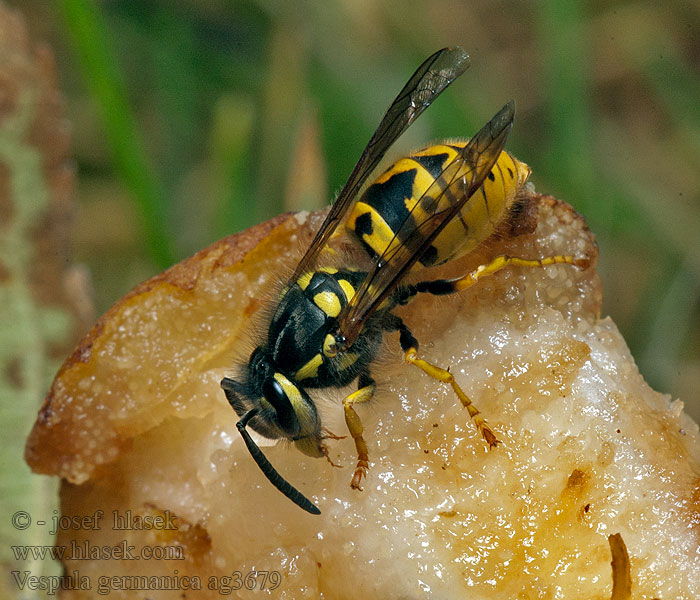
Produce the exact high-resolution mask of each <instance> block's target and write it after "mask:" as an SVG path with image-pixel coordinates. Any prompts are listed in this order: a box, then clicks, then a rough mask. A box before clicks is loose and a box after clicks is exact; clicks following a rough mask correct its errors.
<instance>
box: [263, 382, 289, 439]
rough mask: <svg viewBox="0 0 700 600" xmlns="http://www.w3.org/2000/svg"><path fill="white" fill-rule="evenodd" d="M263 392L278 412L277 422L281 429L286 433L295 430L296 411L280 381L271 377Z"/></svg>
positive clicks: (264, 384) (265, 383) (264, 385)
mask: <svg viewBox="0 0 700 600" xmlns="http://www.w3.org/2000/svg"><path fill="white" fill-rule="evenodd" d="M262 392H263V395H264V396H265V399H266V400H267V401H268V402H269V403H270V404H272V407H273V408H274V409H275V411H276V412H277V420H278V421H279V424H280V427H281V428H282V429H284V430H285V431H292V430H294V423H295V417H294V409H293V408H292V403H291V402H290V401H289V398H288V397H287V394H286V392H285V391H284V389H283V388H282V386H281V385H280V383H279V381H277V380H276V379H274V378H272V377H269V378H268V379H266V380H265V382H264V383H263V386H262Z"/></svg>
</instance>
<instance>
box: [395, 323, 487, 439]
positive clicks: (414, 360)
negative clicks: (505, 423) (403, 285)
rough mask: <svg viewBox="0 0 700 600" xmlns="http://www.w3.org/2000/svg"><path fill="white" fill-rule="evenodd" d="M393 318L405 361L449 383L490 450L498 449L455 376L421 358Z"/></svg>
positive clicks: (410, 337)
mask: <svg viewBox="0 0 700 600" xmlns="http://www.w3.org/2000/svg"><path fill="white" fill-rule="evenodd" d="M392 317H393V319H392V322H391V324H390V325H391V330H394V331H396V330H398V332H399V343H400V344H401V349H402V350H403V352H404V359H405V361H406V362H407V363H408V364H410V365H414V366H416V367H418V368H419V369H420V370H421V371H423V372H424V373H425V374H426V375H429V376H430V377H432V378H433V379H436V380H437V381H440V382H442V383H449V384H450V385H451V386H452V389H453V390H454V392H455V394H457V397H458V398H459V400H460V402H461V403H462V406H464V408H466V409H467V411H468V412H469V416H470V417H471V419H472V421H474V425H475V426H476V428H477V429H478V430H479V433H481V436H482V437H483V438H484V440H485V441H486V443H487V444H488V445H489V448H494V447H496V445H497V444H499V440H498V438H497V437H496V434H495V433H494V432H493V430H492V429H491V427H489V425H488V423H486V419H484V417H483V416H482V415H481V413H480V412H479V409H478V408H476V406H474V404H473V403H472V401H471V399H470V398H469V396H467V395H466V394H465V393H464V390H462V388H461V387H459V384H458V383H457V382H456V381H455V378H454V375H452V373H450V371H449V369H443V368H442V367H438V366H437V365H434V364H432V363H429V362H428V361H426V360H423V359H422V358H419V357H418V340H417V339H416V338H415V336H414V335H413V334H412V333H411V330H410V329H409V328H408V327H407V326H406V324H405V323H404V322H403V321H402V320H401V319H400V318H399V317H397V316H396V315H392Z"/></svg>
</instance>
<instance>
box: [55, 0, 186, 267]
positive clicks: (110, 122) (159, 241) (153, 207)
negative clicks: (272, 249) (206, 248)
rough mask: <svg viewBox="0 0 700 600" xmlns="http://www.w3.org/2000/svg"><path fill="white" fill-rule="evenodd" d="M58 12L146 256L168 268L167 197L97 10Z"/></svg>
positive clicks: (80, 7)
mask: <svg viewBox="0 0 700 600" xmlns="http://www.w3.org/2000/svg"><path fill="white" fill-rule="evenodd" d="M59 6H60V8H61V10H62V12H63V15H64V19H65V22H66V25H67V27H68V30H69V32H70V35H71V36H72V38H73V41H74V45H75V49H76V51H77V53H78V56H79V58H80V63H81V67H82V70H83V75H84V77H85V80H86V83H87V85H88V87H89V90H90V93H91V94H92V96H93V98H94V100H95V102H96V104H97V106H98V109H99V112H100V115H101V118H102V122H103V126H104V128H105V134H106V136H107V140H108V143H109V146H110V150H111V152H112V155H113V156H114V161H115V165H116V169H117V170H118V172H119V174H120V176H121V178H122V180H123V181H124V183H125V184H126V186H127V187H128V189H129V191H130V192H131V194H132V196H133V197H134V199H135V201H136V202H137V204H138V206H139V209H140V210H141V213H142V215H143V219H144V226H145V234H146V243H147V245H148V249H149V253H150V255H151V257H152V258H153V259H154V260H155V261H156V262H157V264H158V265H159V266H161V267H165V266H168V265H170V264H171V263H172V262H173V260H174V256H173V251H172V247H171V242H170V236H169V234H168V227H167V212H168V211H167V200H166V198H167V195H166V193H165V190H164V189H163V187H162V186H161V184H160V182H159V181H158V179H157V177H156V176H155V174H154V172H153V169H152V168H151V166H150V165H149V162H148V160H147V157H146V152H145V150H144V148H143V144H142V141H141V139H140V135H139V131H138V126H137V124H136V120H135V118H134V115H133V113H132V111H131V108H130V107H129V103H128V101H127V96H126V91H125V87H124V84H123V82H122V80H121V77H120V74H119V70H118V68H117V64H116V61H115V59H114V57H113V55H112V51H111V43H110V40H109V33H108V31H107V27H106V25H105V23H104V21H103V19H102V16H101V15H100V12H99V8H98V6H97V4H95V3H94V2H91V1H90V0H60V2H59Z"/></svg>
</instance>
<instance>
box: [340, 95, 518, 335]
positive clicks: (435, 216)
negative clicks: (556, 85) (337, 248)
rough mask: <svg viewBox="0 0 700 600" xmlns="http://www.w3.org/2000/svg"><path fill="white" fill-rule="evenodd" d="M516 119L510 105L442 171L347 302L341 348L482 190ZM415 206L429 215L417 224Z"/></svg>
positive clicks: (513, 107) (342, 317) (341, 322)
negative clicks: (475, 194)
mask: <svg viewBox="0 0 700 600" xmlns="http://www.w3.org/2000/svg"><path fill="white" fill-rule="evenodd" d="M514 114H515V104H514V103H513V101H511V102H509V103H508V104H506V105H505V106H504V107H503V108H502V109H501V110H500V111H499V112H498V113H496V115H495V116H494V117H493V118H492V119H491V120H490V121H489V122H488V123H487V124H486V125H485V126H484V127H482V128H481V130H480V131H479V132H478V133H477V134H476V135H475V136H474V137H473V138H472V139H471V140H470V141H469V143H468V144H467V145H466V146H465V147H464V148H463V149H462V150H461V151H460V152H459V154H457V156H456V157H455V158H454V159H453V160H452V161H451V162H450V163H449V164H448V165H447V166H446V167H445V168H444V170H443V171H442V173H441V174H440V176H439V177H437V178H436V180H435V182H434V183H433V184H432V185H431V186H430V187H429V188H428V189H427V190H426V192H425V193H424V194H423V195H422V196H421V198H420V200H419V201H418V202H417V203H416V205H415V206H414V208H413V209H412V211H411V213H409V215H408V216H407V218H406V219H405V220H404V222H403V223H402V225H401V226H400V227H399V229H398V231H396V232H395V233H394V237H393V238H392V240H391V242H390V243H389V245H388V246H387V248H386V249H385V250H384V251H383V252H382V254H381V256H379V257H377V258H376V260H375V261H374V263H373V266H372V269H371V270H370V271H369V272H368V274H367V277H366V278H365V279H364V280H363V282H362V284H361V285H360V286H359V287H358V289H357V291H356V293H355V295H354V296H353V298H352V299H351V301H350V302H349V303H348V304H347V305H346V306H345V308H344V309H343V311H341V313H340V314H339V315H338V334H337V337H338V340H339V341H340V342H341V343H342V344H343V346H344V347H346V348H347V347H349V346H351V345H352V343H353V342H354V341H355V339H356V338H357V336H358V335H359V334H360V331H361V330H362V326H363V325H364V323H365V322H366V321H367V319H368V318H369V317H370V316H371V315H372V314H373V313H374V312H375V311H376V310H377V308H379V306H380V305H381V304H382V303H383V302H384V301H385V300H386V299H387V298H388V297H389V296H390V295H391V293H392V292H393V290H394V289H395V288H396V286H397V285H398V284H399V282H400V281H401V279H402V278H403V277H404V276H405V275H406V273H407V272H408V271H409V269H410V268H411V267H412V266H413V265H414V264H415V263H416V261H418V260H419V259H420V257H421V256H422V254H423V253H424V252H425V251H426V250H427V249H428V248H429V247H430V246H431V244H432V242H433V240H434V239H435V238H436V237H437V236H438V235H439V233H440V232H441V231H442V230H443V228H444V227H445V226H446V225H447V224H448V223H449V222H450V221H451V220H452V219H453V218H455V217H456V216H457V215H458V214H459V213H460V211H461V210H462V208H463V207H464V205H465V203H466V202H468V201H469V199H470V198H471V197H472V196H473V195H474V193H475V192H476V191H477V190H478V189H479V188H480V187H481V184H482V183H483V182H484V179H486V177H487V176H488V174H489V173H490V172H491V169H492V168H493V166H494V164H495V163H496V161H497V160H498V157H499V156H500V154H501V151H502V150H503V147H504V146H505V143H506V139H507V138H508V134H509V133H510V130H511V128H512V126H513V117H514ZM417 207H421V212H423V214H427V215H428V216H426V217H425V218H421V219H420V220H418V219H417V218H416V217H415V214H418V212H419V211H418V210H416V209H417ZM414 213H415V214H414Z"/></svg>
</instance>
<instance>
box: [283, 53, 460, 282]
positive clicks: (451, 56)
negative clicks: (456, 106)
mask: <svg viewBox="0 0 700 600" xmlns="http://www.w3.org/2000/svg"><path fill="white" fill-rule="evenodd" d="M467 67H469V55H468V54H467V53H466V52H465V51H464V50H463V49H462V48H460V47H459V46H456V47H454V48H443V49H442V50H438V51H437V52H436V53H435V54H433V55H432V56H430V57H428V59H427V60H426V61H425V62H424V63H423V64H422V65H421V66H420V67H418V70H417V71H416V72H415V73H414V74H413V75H412V76H411V78H410V79H409V80H408V83H407V84H406V85H405V86H404V87H403V89H402V90H401V91H400V92H399V95H398V96H397V97H396V98H395V99H394V101H393V102H392V103H391V106H389V109H388V110H387V112H386V114H385V115H384V118H383V119H382V121H381V123H380V124H379V127H377V130H376V131H375V132H374V135H372V138H371V139H370V140H369V143H368V144H367V147H366V148H365V149H364V151H363V152H362V155H361V156H360V160H358V161H357V164H356V165H355V168H354V169H353V170H352V173H350V177H349V178H348V180H347V182H346V183H345V185H344V186H343V189H342V190H341V191H340V194H339V195H338V198H337V199H336V201H335V203H334V204H333V206H332V207H331V210H330V212H329V213H328V216H327V217H326V220H325V221H324V222H323V224H322V225H321V228H320V229H319V230H318V232H317V233H316V236H315V237H314V239H313V241H312V242H311V246H309V249H308V250H307V251H306V254H304V256H303V257H302V259H301V261H300V262H299V264H298V265H297V267H296V269H295V271H294V275H293V277H292V279H293V280H296V279H297V278H298V277H299V276H300V275H301V274H302V273H305V272H306V271H308V270H309V268H310V267H311V266H312V264H313V262H314V260H315V258H316V256H317V255H318V253H319V252H320V251H321V249H322V248H323V247H324V246H325V244H326V242H327V241H328V238H329V237H330V236H331V235H332V234H333V232H334V231H335V229H336V227H337V226H338V224H339V223H340V222H341V221H342V218H343V215H345V213H346V211H347V209H348V207H349V206H350V204H352V201H353V200H354V199H355V197H356V196H357V193H358V191H359V190H360V188H361V187H362V186H363V184H364V183H365V181H366V180H367V177H368V176H369V174H370V173H371V172H372V171H373V170H374V169H375V167H376V166H377V164H378V163H379V161H380V160H381V159H382V158H383V156H384V154H385V153H386V151H387V150H388V149H389V147H391V145H392V144H393V143H394V142H395V141H396V140H397V139H398V137H399V136H400V135H401V134H402V133H403V132H404V131H406V129H407V128H408V126H409V125H410V124H411V123H413V121H415V120H416V119H417V118H418V117H419V116H420V115H421V113H422V112H423V111H424V110H425V109H426V108H428V106H430V104H431V103H432V102H433V100H435V98H437V97H438V96H439V95H440V94H441V93H442V92H443V91H444V90H445V88H446V87H447V86H448V85H450V84H451V83H452V82H453V81H454V80H455V79H457V77H459V76H460V75H461V74H462V73H464V71H465V70H466V69H467Z"/></svg>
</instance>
